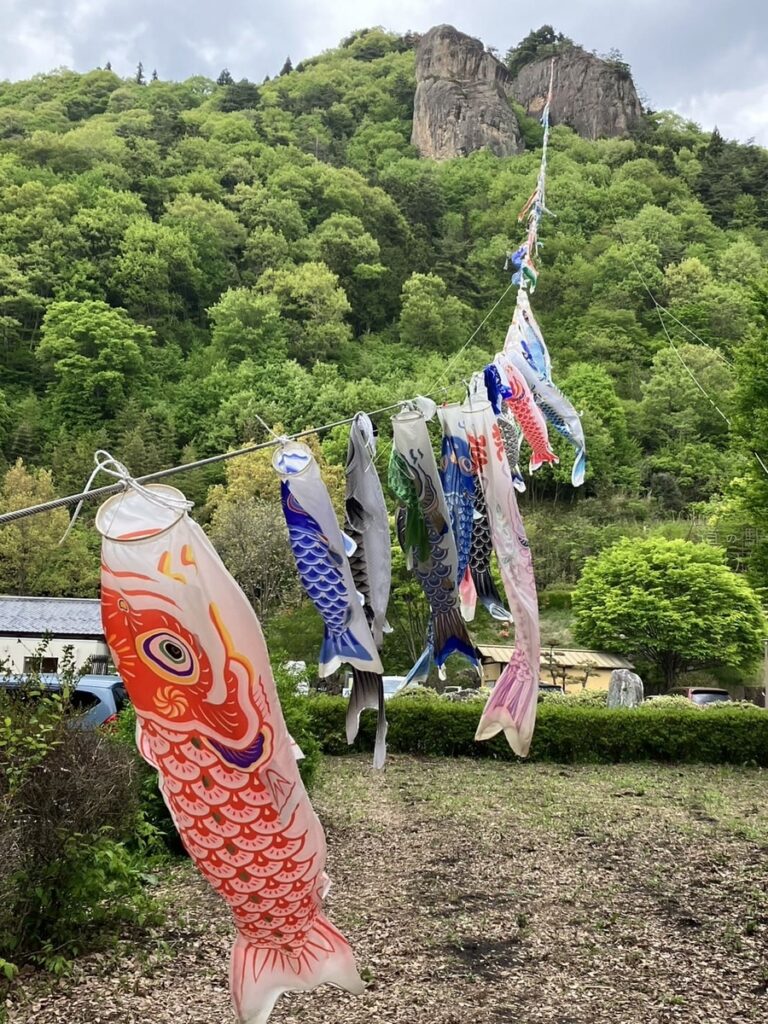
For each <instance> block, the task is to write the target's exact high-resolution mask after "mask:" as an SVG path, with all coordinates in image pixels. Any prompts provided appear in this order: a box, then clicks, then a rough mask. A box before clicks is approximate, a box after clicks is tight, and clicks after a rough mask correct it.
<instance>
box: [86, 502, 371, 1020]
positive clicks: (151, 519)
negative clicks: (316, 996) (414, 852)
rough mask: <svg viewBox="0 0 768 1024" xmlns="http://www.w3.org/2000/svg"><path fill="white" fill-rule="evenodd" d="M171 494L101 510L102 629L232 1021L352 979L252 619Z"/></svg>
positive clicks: (321, 849)
mask: <svg viewBox="0 0 768 1024" xmlns="http://www.w3.org/2000/svg"><path fill="white" fill-rule="evenodd" d="M179 499H182V500H183V495H181V494H180V493H179V492H178V491H177V490H176V489H175V488H170V487H164V486H162V485H155V486H152V487H149V488H141V489H138V490H128V491H127V492H125V493H124V494H121V495H117V496H115V497H114V498H111V499H110V500H109V501H107V502H106V503H105V504H104V505H103V506H102V507H101V509H100V510H99V512H98V514H97V520H96V525H97V528H98V529H99V531H100V532H101V534H102V562H103V566H102V615H103V623H104V633H105V636H106V638H107V643H108V644H109V648H110V651H111V654H112V657H113V659H114V662H115V666H116V668H117V670H118V672H119V673H120V675H121V677H122V678H123V680H124V682H125V685H126V688H127V690H128V694H129V696H130V698H131V701H132V702H133V704H134V706H135V708H136V722H137V743H138V747H139V750H140V752H141V754H142V755H143V757H144V758H145V759H146V760H147V761H148V762H149V763H150V764H151V765H153V766H154V767H155V768H156V769H157V771H158V775H159V781H160V789H161V792H162V794H163V798H164V800H165V802H166V804H167V805H168V809H169V811H170V813H171V816H172V818H173V821H174V824H175V826H176V828H177V829H178V832H179V834H180V836H181V838H182V840H183V842H184V845H185V846H186V848H187V850H188V852H189V855H190V857H191V858H192V860H193V862H194V863H195V865H196V867H197V868H198V869H199V870H200V872H201V873H202V875H203V876H204V877H205V878H206V880H207V881H208V882H209V884H210V885H211V886H212V887H213V888H214V889H215V890H216V892H217V893H218V894H219V895H220V896H221V897H222V899H223V900H224V901H225V902H226V904H228V906H229V909H230V911H231V913H232V916H233V918H234V923H235V927H236V930H237V937H236V939H235V943H234V947H233V950H232V958H231V977H230V982H231V992H232V1001H233V1004H234V1007H235V1011H236V1013H237V1015H238V1018H239V1020H240V1021H242V1022H243V1024H266V1022H267V1021H268V1019H269V1016H270V1013H271V1011H272V1008H273V1007H274V1004H275V1001H276V1000H277V998H278V996H279V995H280V994H281V993H282V992H285V991H305V990H308V989H312V988H314V987H315V986H317V985H319V984H321V983H323V982H330V983H332V984H335V985H338V986H340V987H342V988H345V989H347V990H348V991H350V992H356V993H359V992H361V991H362V990H363V988H364V986H363V983H362V981H361V980H360V977H359V975H358V972H357V968H356V966H355V961H354V957H353V955H352V951H351V949H350V947H349V945H348V944H347V942H346V940H345V939H344V937H343V936H342V935H341V934H340V933H339V932H338V931H337V930H336V928H334V927H333V925H332V924H331V923H330V922H329V921H328V920H327V918H326V917H325V916H324V914H323V909H322V903H323V897H324V895H325V893H326V891H327V887H328V878H327V876H326V874H325V859H326V847H325V836H324V834H323V829H322V826H321V825H320V822H319V820H318V818H317V816H316V815H315V813H314V811H313V809H312V806H311V804H310V802H309V798H308V797H307V794H306V791H305V789H304V786H303V784H302V782H301V778H300V776H299V772H298V768H297V765H296V758H295V754H294V745H293V743H292V740H291V737H290V736H289V734H288V731H287V729H286V726H285V722H284V720H283V715H282V712H281V709H280V703H279V700H278V697H277V692H276V689H275V684H274V680H273V677H272V671H271V668H270V664H269V658H268V654H267V648H266V645H265V642H264V638H263V635H262V632H261V628H260V625H259V622H258V619H257V618H256V615H255V613H254V611H253V609H252V608H251V606H250V604H249V603H248V601H247V599H246V597H245V595H244V594H243V593H242V591H241V590H240V588H239V587H238V585H237V584H236V583H235V581H234V580H233V579H232V577H231V576H230V574H229V573H228V572H227V570H226V569H225V567H224V565H223V563H222V562H221V560H220V559H219V557H218V555H217V554H216V552H215V551H214V549H213V547H212V546H211V544H210V541H209V540H208V538H207V536H206V535H205V533H204V532H203V530H202V529H201V528H200V527H199V526H198V525H197V524H196V523H194V522H193V521H192V520H191V519H190V518H189V516H188V515H187V514H186V512H179V509H178V502H179Z"/></svg>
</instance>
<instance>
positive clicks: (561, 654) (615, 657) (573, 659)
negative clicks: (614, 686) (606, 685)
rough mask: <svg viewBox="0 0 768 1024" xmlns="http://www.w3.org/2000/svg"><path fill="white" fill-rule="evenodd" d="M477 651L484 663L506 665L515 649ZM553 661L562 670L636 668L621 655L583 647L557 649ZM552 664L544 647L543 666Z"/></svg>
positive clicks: (481, 646)
mask: <svg viewBox="0 0 768 1024" xmlns="http://www.w3.org/2000/svg"><path fill="white" fill-rule="evenodd" d="M477 649H478V650H479V651H480V655H481V657H482V660H483V662H484V663H486V664H489V663H493V664H499V665H506V663H507V662H508V661H509V659H510V658H511V657H512V652H513V651H514V647H513V646H511V645H506V644H503V645H502V644H478V645H477ZM552 661H554V663H555V665H558V666H560V667H561V668H586V667H587V665H591V666H592V667H593V668H605V669H614V668H628V669H633V668H634V667H635V666H634V665H633V664H632V663H631V662H630V661H627V659H626V658H622V657H621V655H619V654H610V653H609V652H608V651H590V650H587V649H586V648H583V647H555V648H554V650H552ZM549 663H550V648H549V647H542V649H541V664H542V665H543V666H544V667H546V666H548V665H549Z"/></svg>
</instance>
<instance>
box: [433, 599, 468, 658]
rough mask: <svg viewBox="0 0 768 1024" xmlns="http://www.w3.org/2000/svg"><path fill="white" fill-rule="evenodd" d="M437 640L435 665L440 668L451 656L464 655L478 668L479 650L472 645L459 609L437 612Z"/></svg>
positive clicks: (435, 619)
mask: <svg viewBox="0 0 768 1024" xmlns="http://www.w3.org/2000/svg"><path fill="white" fill-rule="evenodd" d="M432 628H433V630H434V638H435V641H434V642H435V664H436V665H437V667H438V668H440V667H441V666H442V665H443V664H444V663H445V661H446V660H447V658H448V657H449V656H450V655H451V654H463V655H464V657H465V658H469V660H470V661H471V662H472V664H473V665H474V666H475V667H476V668H477V666H478V665H479V659H478V655H477V649H476V648H475V645H474V644H473V643H472V641H471V639H470V637H469V633H468V632H467V627H466V625H465V623H464V620H463V619H462V617H461V615H460V613H459V609H458V607H456V608H452V609H451V610H450V611H449V612H437V613H436V614H435V615H433V617H432Z"/></svg>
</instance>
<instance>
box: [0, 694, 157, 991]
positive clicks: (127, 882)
mask: <svg viewBox="0 0 768 1024" xmlns="http://www.w3.org/2000/svg"><path fill="white" fill-rule="evenodd" d="M129 839H132V840H134V842H133V843H132V844H130V845H129V844H128V842H127V841H128V840H129ZM152 840H153V831H152V830H151V828H149V827H148V826H147V825H146V823H145V822H144V821H143V819H142V818H141V815H140V813H139V800H138V778H137V774H136V771H135V766H134V762H133V759H132V758H131V757H130V756H129V755H127V754H126V752H125V750H124V748H123V747H122V746H121V745H120V744H118V743H116V742H115V740H114V739H113V737H111V736H110V735H108V734H107V733H105V732H104V731H102V730H90V729H82V728H79V727H78V723H77V720H76V717H75V713H74V711H73V709H72V708H71V706H70V704H69V700H68V691H67V690H66V689H65V691H64V693H63V694H61V695H60V694H51V693H49V692H46V691H43V690H42V689H41V688H40V686H39V683H38V684H37V685H36V684H35V682H34V681H32V682H30V683H29V684H28V686H27V687H25V688H24V689H23V690H22V691H19V692H16V693H14V694H13V695H9V694H7V693H4V694H2V695H1V696H0V968H2V970H3V972H4V973H5V974H6V975H7V976H9V975H11V974H12V973H13V970H14V965H17V964H21V963H24V962H29V961H31V962H34V963H39V964H42V965H43V966H45V967H47V968H48V969H49V970H52V971H54V972H60V971H62V970H65V969H66V968H67V966H68V963H69V960H70V959H71V958H72V957H73V956H76V955H78V954H79V953H82V952H84V951H86V950H88V949H92V948H95V947H97V946H99V945H101V944H102V943H104V942H105V941H107V940H109V939H110V938H111V937H113V936H114V935H116V934H117V933H118V931H121V930H122V929H123V928H124V927H125V926H126V925H128V924H130V925H132V926H135V925H137V924H138V925H139V926H141V925H143V924H145V923H149V922H150V921H152V920H155V919H156V918H157V908H156V906H155V904H154V902H153V901H152V900H151V899H150V898H149V897H148V896H147V894H146V892H145V884H144V883H145V881H146V876H145V871H146V856H145V855H146V853H147V851H148V850H149V849H150V848H151V845H152Z"/></svg>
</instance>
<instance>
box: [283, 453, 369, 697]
mask: <svg viewBox="0 0 768 1024" xmlns="http://www.w3.org/2000/svg"><path fill="white" fill-rule="evenodd" d="M272 465H273V466H274V468H275V470H276V471H277V472H278V473H279V474H280V477H281V481H282V483H281V485H280V496H281V499H282V505H283V513H284V515H285V521H286V523H287V525H288V536H289V538H290V542H291V548H292V550H293V556H294V558H295V559H296V567H297V569H298V570H299V578H300V579H301V583H302V586H303V587H304V590H305V591H306V593H307V596H308V597H309V599H310V600H311V601H312V603H313V604H314V606H315V608H317V610H318V612H319V613H320V616H321V617H322V620H323V623H324V625H325V634H324V637H323V644H322V647H321V649H320V659H319V664H318V674H319V675H320V677H321V678H323V677H325V676H329V675H332V674H333V673H334V672H335V671H336V670H337V669H338V668H340V667H341V665H343V664H344V663H345V662H346V663H347V664H349V665H351V666H352V667H353V668H358V669H360V670H361V671H363V672H375V673H379V674H380V673H381V672H383V668H382V664H381V658H380V657H379V652H378V650H377V649H376V644H375V643H374V640H373V636H372V635H371V630H370V627H369V625H368V621H367V619H366V617H365V609H364V608H363V604H362V602H361V600H360V595H359V594H358V593H357V590H356V588H355V584H354V580H353V579H352V570H351V569H350V567H349V560H348V558H347V554H348V552H349V553H352V552H353V551H354V547H355V545H354V542H353V541H351V540H350V539H349V538H347V542H346V543H345V538H344V536H343V534H342V532H341V530H340V529H339V524H338V522H337V520H336V513H335V512H334V510H333V505H332V504H331V499H330V496H329V494H328V490H327V488H326V486H325V484H324V483H323V480H322V477H321V476H320V467H319V466H318V465H317V462H316V461H315V457H314V455H313V454H312V452H311V451H310V450H309V448H307V446H306V445H304V444H301V443H298V442H296V441H289V442H287V443H286V444H284V445H281V447H280V448H278V449H277V451H276V452H275V454H274V456H273V458H272Z"/></svg>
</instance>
